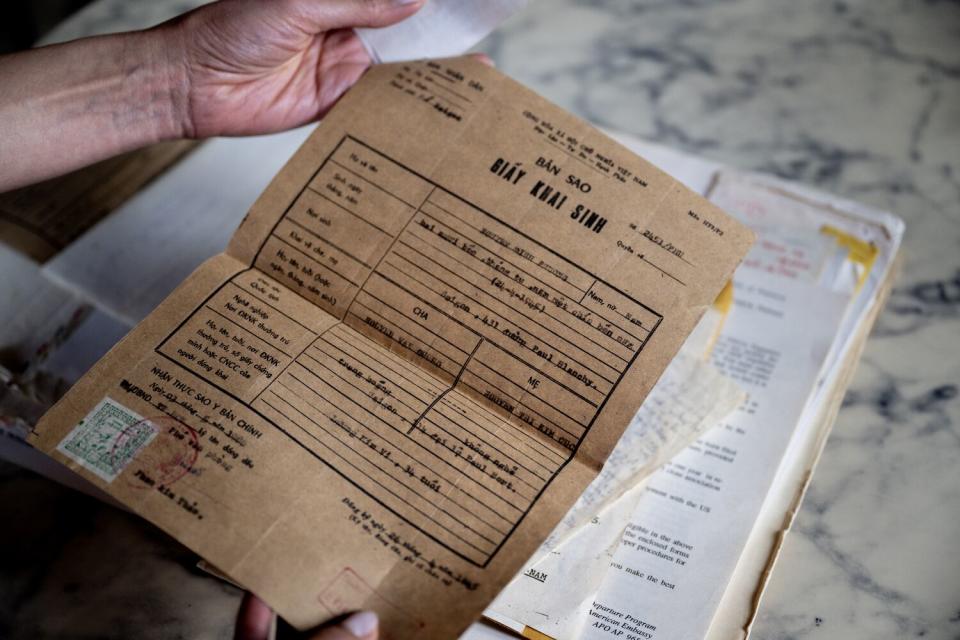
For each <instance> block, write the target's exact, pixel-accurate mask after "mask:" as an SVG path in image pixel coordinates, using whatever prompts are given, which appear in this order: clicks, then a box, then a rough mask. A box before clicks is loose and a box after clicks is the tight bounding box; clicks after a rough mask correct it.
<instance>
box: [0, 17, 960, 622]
mask: <svg viewBox="0 0 960 640" xmlns="http://www.w3.org/2000/svg"><path fill="white" fill-rule="evenodd" d="M191 4H195V2H191V1H190V0H152V1H150V2H147V1H146V0H141V1H140V2H134V1H124V0H100V1H99V2H97V3H95V4H94V5H91V6H90V7H89V8H88V9H86V10H84V11H83V12H81V13H80V14H79V15H77V16H76V17H74V18H73V19H71V20H70V21H68V22H67V23H65V24H64V25H63V26H61V28H59V29H58V31H57V32H56V33H54V34H53V36H52V37H53V38H54V39H65V38H72V37H79V36H83V35H89V34H92V33H99V32H106V31H113V30H121V29H129V28H135V27H139V26H144V25H148V24H151V23H154V22H157V21H159V20H161V19H164V18H165V17H167V16H170V15H172V14H174V13H177V12H178V11H181V10H184V9H186V8H188V7H189V6H190V5H191ZM480 48H481V49H483V50H485V51H487V52H489V53H490V54H491V55H492V57H493V58H494V59H495V60H496V62H497V64H498V66H499V67H500V68H501V69H502V70H504V71H505V72H507V73H508V74H510V75H512V76H514V77H515V78H517V79H518V80H520V81H521V82H523V83H525V84H527V85H529V86H531V87H532V88H534V89H535V90H537V91H539V92H540V93H542V94H544V95H545V96H547V97H548V98H550V99H551V100H553V101H554V102H557V103H559V104H560V105H561V106H563V107H566V108H568V109H570V110H572V111H574V112H576V113H578V114H579V115H581V116H583V117H585V118H587V119H589V120H592V121H593V122H595V123H598V124H600V125H603V126H606V127H610V128H613V129H619V130H622V131H625V132H628V133H632V134H636V135H639V136H642V137H645V138H648V139H651V140H654V141H656V142H660V143H664V144H667V145H672V146H674V147H677V148H679V149H683V150H686V151H690V152H695V153H698V154H702V155H704V156H708V157H710V158H713V159H716V160H720V161H722V162H726V163H729V164H732V165H735V166H739V167H741V168H745V169H753V170H761V171H767V172H770V173H773V174H776V175H778V176H781V177H785V178H789V179H792V180H798V181H800V182H804V183H808V184H811V185H814V186H816V187H817V188H820V189H823V190H826V191H831V192H834V193H836V194H839V195H842V196H845V197H849V198H853V199H856V200H861V201H863V202H865V203H868V204H870V205H873V206H876V207H879V208H883V209H888V210H890V211H893V212H896V213H897V214H899V215H900V216H902V217H903V218H904V219H905V220H906V222H907V236H906V241H905V260H904V265H903V270H902V273H901V275H900V277H899V280H898V284H897V287H896V289H895V291H894V293H893V295H892V298H891V300H890V303H889V305H888V307H887V309H886V310H885V311H884V312H883V314H882V315H881V316H880V318H879V321H878V323H877V327H876V329H875V330H874V332H873V335H872V337H871V339H870V341H869V343H868V346H867V349H866V354H865V356H864V358H863V362H862V363H861V365H860V368H859V371H858V373H857V376H856V379H855V381H854V383H853V386H852V388H851V391H850V393H849V394H848V396H847V399H846V401H845V404H844V407H843V409H842V411H841V413H840V417H839V419H838V421H837V424H836V427H835V429H834V431H833V435H832V437H831V438H830V440H829V442H828V444H827V448H826V451H825V453H824V455H823V458H822V460H821V462H820V464H819V467H818V470H817V474H816V477H815V478H814V481H813V483H812V485H811V487H810V490H809V493H808V495H807V497H806V500H805V501H804V504H803V507H802V512H801V513H800V514H799V517H798V519H797V521H796V523H795V525H794V529H793V532H792V533H791V535H790V536H789V537H788V541H787V543H786V547H785V549H784V552H783V554H782V556H781V558H780V561H779V563H778V566H777V569H776V571H775V573H774V575H773V578H772V581H771V584H770V586H769V589H768V591H767V593H766V595H765V597H764V600H763V604H762V607H761V612H760V616H759V619H758V620H757V623H756V625H755V628H754V631H753V637H755V638H764V639H771V640H773V639H782V640H787V639H804V640H805V639H808V638H809V639H814V638H847V639H856V638H906V637H923V638H925V639H932V638H945V639H946V638H958V637H960V552H958V551H957V549H956V546H955V545H956V542H957V540H958V539H960V397H958V384H960V4H958V3H957V2H955V1H949V0H913V1H907V0H805V1H804V2H796V1H794V0H713V1H711V0H593V1H587V0H581V1H574V0H539V1H536V0H535V1H533V2H531V4H530V5H529V6H528V8H527V9H526V10H525V11H524V12H523V13H522V14H519V15H517V16H516V17H515V18H513V19H511V20H510V22H509V23H507V24H506V25H505V26H504V27H503V29H502V30H500V31H499V32H498V33H497V34H495V35H494V36H493V37H491V38H489V39H488V40H487V41H486V42H485V43H483V44H482V45H481V47H480ZM0 522H2V523H3V526H2V527H0V530H2V533H0V543H2V544H3V550H4V553H3V555H2V557H0V567H2V570H0V573H2V575H3V576H4V579H3V581H2V584H0V637H4V638H31V639H35V638H52V637H56V638H93V637H110V638H131V637H137V638H143V639H149V638H227V637H230V634H231V622H232V616H233V613H234V611H235V606H236V602H237V598H238V592H237V591H236V590H235V589H233V588H231V587H228V586H224V585H222V584H221V583H219V582H217V581H215V580H211V579H208V578H206V577H204V576H203V575H202V574H200V573H199V572H198V571H197V570H196V569H195V568H194V564H193V561H194V558H193V555H192V554H191V553H189V552H188V551H186V550H184V549H183V548H182V547H179V546H178V545H176V544H175V543H173V542H172V541H171V540H170V539H169V538H167V537H166V536H165V535H163V534H162V533H160V532H159V531H158V530H156V529H154V528H153V527H150V526H148V525H146V524H145V523H143V522H141V521H139V520H137V519H135V518H133V517H130V516H128V515H127V514H125V513H123V512H120V511H117V510H115V509H112V508H110V507H106V506H103V505H101V504H99V503H98V502H96V501H94V500H92V499H88V498H85V497H79V496H78V495H77V494H75V493H73V492H71V491H69V490H66V489H63V488H61V487H59V486H57V485H55V484H53V483H52V482H49V481H47V480H44V479H42V478H39V477H37V476H34V475H32V474H30V473H27V472H24V471H20V470H18V469H16V468H13V467H10V466H9V465H6V466H0Z"/></svg>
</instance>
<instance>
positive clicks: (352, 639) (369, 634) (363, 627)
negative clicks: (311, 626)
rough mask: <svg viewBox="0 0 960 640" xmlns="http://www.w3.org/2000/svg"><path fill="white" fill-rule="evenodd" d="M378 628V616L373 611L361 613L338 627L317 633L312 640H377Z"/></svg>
mask: <svg viewBox="0 0 960 640" xmlns="http://www.w3.org/2000/svg"><path fill="white" fill-rule="evenodd" d="M377 627H378V622H377V614H375V613H374V612H373V611H360V612H358V613H354V614H353V615H351V616H349V617H347V618H346V619H344V620H341V621H340V622H339V623H338V624H336V625H332V626H329V627H325V628H323V629H321V630H320V631H317V632H316V633H314V634H313V635H312V636H310V640H377V637H378V635H379V633H378V632H379V629H378V628H377Z"/></svg>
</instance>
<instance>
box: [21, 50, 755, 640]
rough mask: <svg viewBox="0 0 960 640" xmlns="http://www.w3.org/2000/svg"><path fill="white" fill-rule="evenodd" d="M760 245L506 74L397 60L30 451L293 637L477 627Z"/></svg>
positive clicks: (369, 80) (375, 74)
mask: <svg viewBox="0 0 960 640" xmlns="http://www.w3.org/2000/svg"><path fill="white" fill-rule="evenodd" d="M237 179H238V180H242V176H238V177H237ZM198 215H202V214H201V213H198ZM145 232H146V230H145ZM751 242H752V234H751V233H750V232H749V231H748V230H746V229H745V228H744V227H742V226H741V225H740V224H738V223H737V222H735V221H734V220H733V219H731V218H730V217H728V216H727V215H726V214H724V213H723V212H722V211H720V210H719V209H717V208H716V207H714V206H713V205H711V204H710V203H708V202H707V201H706V200H704V199H703V198H701V197H699V196H697V195H696V194H694V193H693V192H690V191H688V190H686V189H685V188H684V187H682V186H681V185H680V184H679V183H677V182H676V181H674V180H672V179H671V178H669V177H668V176H667V175H666V174H664V173H662V172H660V171H659V170H657V169H656V168H654V167H653V166H652V165H650V164H649V163H647V162H645V161H644V160H642V159H640V158H638V157H636V156H634V155H633V154H631V153H630V152H629V151H628V150H626V149H625V148H623V147H621V146H620V145H618V144H616V143H614V142H613V141H611V140H610V139H608V138H607V137H605V136H604V135H602V134H600V133H599V132H597V131H596V130H594V129H593V128H592V127H590V126H589V125H588V124H586V123H585V122H583V121H581V120H579V119H577V118H575V117H573V116H571V115H569V114H567V113H565V112H564V111H562V110H561V109H559V108H557V107H555V106H553V105H551V104H550V103H548V102H547V101H545V100H543V99H542V98H540V97H538V96H536V95H535V94H534V93H532V92H531V91H529V90H527V89H525V88H523V87H521V86H520V85H518V84H516V83H515V82H513V81H512V80H510V79H508V78H506V77H505V76H503V75H501V74H500V73H499V72H497V71H495V70H492V69H489V68H487V67H485V66H483V65H481V64H479V63H476V62H474V61H472V60H470V59H468V58H456V59H449V60H440V61H428V62H418V63H401V64H393V65H383V66H379V67H375V68H374V69H373V70H371V71H370V72H369V73H367V74H366V75H365V76H364V78H363V79H362V80H361V81H360V83H358V85H357V86H356V87H354V88H353V89H352V90H351V91H350V92H349V93H348V94H347V95H346V96H345V97H344V98H343V99H342V100H341V101H340V103H339V104H338V105H337V107H336V108H335V109H334V110H333V111H332V112H331V113H330V114H329V115H328V116H327V118H326V119H325V121H324V122H323V123H322V124H321V125H320V126H319V127H318V129H317V130H316V132H314V134H313V135H312V136H311V137H310V138H309V139H308V140H307V142H306V143H304V145H303V147H301V149H300V150H299V151H298V152H297V154H296V155H295V156H294V157H293V158H292V159H291V161H290V162H289V163H288V164H287V166H286V167H284V169H283V170H282V171H281V172H280V173H279V174H278V175H277V177H276V178H275V179H274V181H273V183H272V184H271V185H270V186H269V187H268V188H267V190H266V191H265V192H264V193H263V195H262V196H261V197H260V199H259V200H258V201H257V202H256V203H255V204H254V206H253V207H252V209H251V210H250V212H249V214H248V216H247V217H246V218H245V220H244V222H243V223H242V225H241V226H240V228H239V230H238V231H237V233H236V234H235V236H234V238H233V240H232V242H231V244H230V247H229V249H228V251H227V253H225V254H223V255H220V256H217V257H215V258H213V259H211V260H210V261H208V262H207V263H205V264H204V265H203V266H202V267H201V268H200V269H198V270H197V271H196V272H195V273H194V274H193V275H192V276H191V277H190V278H189V279H188V280H186V281H185V282H184V283H183V284H182V285H181V286H180V288H178V289H177V291H175V292H174V293H173V294H172V295H171V296H170V297H169V298H168V299H167V300H166V301H165V302H164V303H163V304H162V305H161V306H160V307H158V308H157V309H156V311H154V312H153V313H152V314H151V315H150V316H149V317H148V318H147V319H146V320H145V321H144V322H143V323H141V324H140V325H139V326H138V327H137V328H136V329H135V330H134V331H133V332H132V333H131V334H130V335H129V336H128V337H127V338H126V339H125V340H124V341H123V342H122V343H121V344H120V345H119V346H118V347H116V348H115V349H114V350H113V351H111V352H110V354H108V356H106V357H105V358H104V359H103V360H102V361H101V362H100V363H98V364H97V365H96V366H95V367H94V369H93V370H92V371H91V372H90V373H88V374H87V376H85V377H84V378H83V379H82V380H81V381H80V382H79V383H78V384H77V385H76V386H75V387H74V389H73V390H72V391H71V392H70V393H69V394H68V395H67V396H66V397H65V398H64V399H63V400H62V401H61V402H60V403H59V404H58V405H57V406H56V407H55V408H54V409H53V410H51V411H50V413H49V414H48V415H47V416H46V417H45V418H44V419H43V420H42V422H41V423H40V424H39V425H38V427H37V428H36V430H35V432H34V433H33V434H32V435H31V438H32V441H33V443H34V444H35V445H36V446H37V447H39V448H41V449H42V450H44V451H46V452H48V453H50V454H51V455H53V456H54V457H55V458H56V459H57V460H59V461H61V462H63V463H64V464H66V465H68V466H70V467H71V468H73V469H75V470H77V472H78V473H81V474H82V475H83V476H84V477H86V478H88V479H90V480H91V481H93V482H95V483H96V484H97V485H98V486H100V487H102V488H103V489H104V490H105V491H107V492H109V493H110V494H111V495H113V496H115V497H116V498H117V499H118V500H120V501H121V502H123V503H124V504H127V505H129V506H130V507H131V508H132V509H134V510H135V511H136V512H137V513H139V514H141V515H142V516H143V517H145V518H147V519H148V520H150V521H151V522H153V523H155V524H156V525H158V526H160V527H161V528H163V529H164V530H166V531H167V532H169V533H170V534H171V535H173V536H175V537H176V538H177V539H178V540H180V541H181V542H183V543H184V544H186V545H187V546H189V547H190V548H192V549H194V550H195V551H196V552H197V553H198V554H200V555H201V556H203V557H204V558H205V559H206V560H208V561H209V562H210V563H212V564H213V565H215V566H217V567H219V568H220V569H221V570H223V571H224V572H225V573H226V574H227V575H229V576H230V577H231V578H232V579H234V580H236V581H237V582H239V583H241V584H243V585H245V586H247V587H248V588H249V589H251V590H252V591H254V592H255V593H257V594H258V595H260V596H261V597H263V598H264V599H266V600H267V602H269V603H270V604H271V605H272V606H273V607H275V608H276V609H277V610H278V611H279V613H280V614H281V615H283V616H284V617H285V618H287V619H288V620H289V621H290V622H291V623H293V624H294V625H296V626H298V627H302V628H303V627H308V626H311V625H314V624H317V623H319V622H322V621H323V620H325V619H327V618H329V617H330V616H333V615H336V614H340V613H343V612H346V611H350V610H353V609H358V608H373V609H375V610H377V611H378V613H379V614H380V616H381V618H382V626H383V628H384V629H385V631H386V637H389V638H412V637H453V636H455V635H456V634H457V633H459V632H461V631H462V630H463V629H464V628H466V626H467V625H468V624H469V623H470V622H472V621H473V620H474V619H476V618H477V617H478V616H479V615H480V613H481V612H482V610H483V609H484V607H485V606H486V605H487V604H488V603H489V602H490V601H491V600H492V599H493V598H494V597H495V596H496V594H497V593H498V592H499V590H500V589H501V588H502V587H503V585H505V584H506V582H507V581H509V579H510V578H511V577H512V576H513V575H514V574H515V573H516V572H517V571H518V570H519V569H520V568H521V567H522V566H523V563H524V562H525V561H526V559H527V558H528V557H529V556H530V555H531V554H532V553H533V552H534V551H535V550H536V549H537V547H538V545H539V544H540V543H541V542H542V541H543V539H544V538H545V537H546V536H547V535H548V534H549V533H550V531H551V530H552V529H553V527H554V526H555V525H556V524H557V523H558V522H559V521H560V519H561V518H562V517H563V515H564V513H565V512H566V511H567V510H568V509H569V508H570V507H571V506H572V505H573V503H574V502H575V501H576V499H577V497H578V496H579V495H580V493H581V492H582V491H583V490H584V489H585V488H586V486H587V485H588V484H589V483H590V481H591V480H592V479H593V478H594V477H595V476H596V474H597V472H598V471H599V468H600V466H601V465H602V464H603V461H604V460H605V459H606V457H607V455H608V454H609V452H610V451H611V449H612V448H613V447H614V445H615V444H616V443H617V440H618V439H619V437H620V435H621V434H622V432H623V430H624V429H625V428H626V426H627V424H628V423H629V422H630V420H631V418H632V417H633V415H634V413H635V412H636V410H637V408H638V406H639V405H640V403H641V402H642V401H643V398H644V397H645V396H646V394H647V392H648V391H649V390H650V388H651V387H652V386H653V384H654V383H655V382H656V381H657V379H658V377H659V376H660V374H661V373H662V371H663V370H664V368H665V367H666V365H667V364H668V363H669V362H670V360H671V358H672V357H673V356H674V354H675V353H676V352H677V350H678V349H679V347H680V345H681V343H682V342H683V340H684V339H685V337H686V336H687V335H688V334H689V333H690V331H691V330H692V329H693V327H694V325H695V323H696V321H697V320H698V319H699V317H700V315H701V314H702V312H703V311H704V310H705V309H706V308H707V307H708V306H709V305H710V304H711V303H712V302H713V300H714V298H715V297H716V295H717V293H718V292H719V291H720V290H721V289H722V288H723V286H724V284H725V283H726V282H727V281H728V280H729V279H730V276H731V274H732V272H733V270H734V268H735V267H736V265H737V264H738V262H739V261H740V259H741V258H742V257H743V255H744V254H745V252H746V251H747V249H748V247H749V245H750V243H751ZM145 286H147V283H145Z"/></svg>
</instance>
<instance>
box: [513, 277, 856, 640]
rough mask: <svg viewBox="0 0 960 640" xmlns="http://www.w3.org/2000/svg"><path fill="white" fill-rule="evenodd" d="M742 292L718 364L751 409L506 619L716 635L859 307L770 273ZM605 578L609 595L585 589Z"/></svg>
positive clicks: (605, 630)
mask: <svg viewBox="0 0 960 640" xmlns="http://www.w3.org/2000/svg"><path fill="white" fill-rule="evenodd" d="M735 291H736V292H737V297H736V304H735V307H734V310H733V311H732V313H731V316H730V318H728V320H727V323H726V325H725V326H724V330H723V332H722V334H721V338H720V340H719V341H718V344H717V347H716V350H715V355H714V358H713V361H714V363H715V364H716V365H717V366H718V367H719V368H720V369H721V371H724V372H725V373H726V374H727V375H729V376H731V377H732V378H734V379H735V380H736V382H737V383H738V384H740V385H741V386H743V388H744V389H746V390H747V392H748V394H749V398H748V400H747V401H746V402H745V403H744V404H743V405H742V406H741V407H740V409H738V410H737V411H736V412H735V413H734V414H733V415H731V416H729V417H727V418H726V419H724V420H722V421H721V423H720V424H719V425H717V426H716V427H715V428H714V429H712V430H711V431H710V432H708V434H707V435H705V436H704V437H702V438H701V439H700V440H698V441H697V442H696V443H695V444H694V445H691V446H690V447H689V448H688V449H687V450H685V451H684V452H682V453H681V454H680V455H678V456H677V457H676V458H674V459H673V460H672V461H671V462H670V463H668V464H667V466H666V467H664V468H663V469H662V470H661V471H658V472H657V473H656V474H654V476H652V477H651V478H650V480H649V481H648V483H647V485H646V487H645V489H640V491H642V495H641V496H640V498H639V500H638V502H637V505H636V508H635V509H633V512H632V514H629V516H628V518H627V519H628V520H629V524H628V525H627V530H626V532H625V533H624V536H623V538H622V540H621V541H620V543H619V544H618V545H617V546H616V548H615V550H614V551H613V553H612V554H611V553H610V549H609V545H608V544H607V542H606V540H607V538H605V537H604V535H603V529H604V527H600V526H597V527H593V528H592V530H590V528H588V529H587V530H586V531H584V532H583V533H581V534H580V535H579V536H578V537H574V538H571V539H570V540H568V541H567V542H566V543H565V544H564V545H561V546H560V547H559V548H558V549H557V550H556V551H557V552H556V553H553V554H551V555H550V556H548V557H546V558H545V559H543V560H542V561H541V562H539V563H537V564H536V565H535V566H534V567H532V568H531V569H532V570H531V571H528V573H527V574H526V575H524V576H521V577H519V578H518V580H520V581H523V582H522V585H521V587H520V588H522V589H523V592H524V593H525V595H526V601H527V602H528V603H529V602H530V599H531V595H532V594H534V593H536V592H538V591H541V592H542V595H541V597H539V599H537V600H535V601H534V603H535V605H536V606H535V607H530V606H527V607H520V606H517V605H516V603H511V604H512V606H510V607H508V608H501V609H498V610H499V611H500V612H501V613H504V614H506V615H509V616H510V617H518V618H519V620H520V621H522V622H524V623H526V624H528V625H530V626H533V627H534V628H536V629H538V630H540V631H543V632H544V633H547V634H550V635H551V636H554V637H557V638H616V637H623V636H618V635H617V631H622V632H625V633H626V634H630V635H633V636H634V637H639V638H657V639H667V638H671V639H672V638H698V637H702V636H703V635H704V634H705V633H706V630H707V628H708V626H709V624H710V621H711V619H712V617H713V613H714V610H715V607H716V603H717V602H718V601H719V599H720V597H721V596H722V595H723V591H724V588H725V587H726V584H727V580H728V579H729V575H730V574H731V573H732V572H733V569H734V567H735V566H736V563H737V560H738V558H739V556H740V553H741V552H742V550H743V546H744V544H745V541H746V538H747V536H748V535H749V533H750V530H751V528H752V525H753V522H754V520H755V518H756V515H757V513H758V511H759V510H760V507H761V505H762V503H763V500H764V498H765V496H766V490H767V488H768V487H769V485H770V483H771V482H772V479H773V477H774V475H775V473H776V471H777V467H778V465H779V462H780V459H781V457H782V455H783V452H784V450H785V449H786V447H787V443H788V442H789V440H790V437H791V435H792V432H793V428H794V426H795V425H796V423H797V421H798V420H799V418H800V415H801V413H802V411H803V408H804V406H805V404H806V401H807V398H808V397H809V395H810V394H811V393H812V392H813V390H814V386H815V384H816V380H817V377H818V374H819V371H820V368H821V365H822V363H823V362H824V358H825V357H826V354H827V351H828V350H829V346H830V343H831V340H832V338H833V336H834V334H835V332H836V330H837V328H838V326H839V323H840V320H841V317H842V315H843V312H844V309H845V308H846V306H847V303H848V298H847V297H846V296H844V295H842V294H837V293H833V292H831V291H827V290H824V289H822V288H818V287H816V286H815V285H812V284H809V283H803V282H798V281H785V280H783V279H777V278H772V277H770V276H767V275H765V274H763V273H760V272H759V271H745V272H743V271H741V272H738V275H737V278H736V280H735ZM811 308H816V309H817V313H816V321H815V322H812V321H809V320H808V319H809V309H811ZM805 319H806V320H805ZM607 515H608V517H609V518H610V519H611V521H614V520H615V519H616V518H618V517H620V518H623V514H622V513H621V514H617V513H616V512H615V511H612V512H611V513H609V514H607ZM621 522H622V520H621ZM585 550H589V551H588V552H585ZM584 563H587V565H588V566H590V567H592V569H591V570H585V568H584ZM598 572H602V573H603V575H602V580H601V581H600V584H599V589H597V590H596V591H595V592H593V591H590V590H584V589H583V588H582V586H583V579H582V577H585V576H588V575H593V576H596V574H597V573H598ZM551 578H553V579H552V580H551ZM592 579H594V580H595V579H596V578H595V577H594V578H592ZM499 604H501V601H500V600H498V601H497V604H495V605H494V606H495V608H496V607H497V605H499ZM521 609H523V610H521ZM645 633H646V634H649V635H644V634H645Z"/></svg>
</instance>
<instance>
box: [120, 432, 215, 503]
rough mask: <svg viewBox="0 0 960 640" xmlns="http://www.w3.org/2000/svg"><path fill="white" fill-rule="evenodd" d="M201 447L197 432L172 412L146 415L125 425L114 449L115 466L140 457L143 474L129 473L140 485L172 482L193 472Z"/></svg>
mask: <svg viewBox="0 0 960 640" xmlns="http://www.w3.org/2000/svg"><path fill="white" fill-rule="evenodd" d="M199 451H200V445H199V441H198V439H197V432H196V431H194V430H193V429H192V428H190V427H189V426H187V425H185V424H184V423H182V422H180V421H179V420H176V419H174V418H171V417H170V416H157V417H154V418H144V419H143V420H140V421H138V422H135V423H133V424H131V425H130V426H129V427H127V428H125V429H124V430H123V431H122V432H121V433H120V435H119V436H118V437H117V439H116V441H115V442H114V443H113V448H112V449H111V452H110V460H111V463H112V464H113V466H114V468H115V469H118V470H120V469H123V468H124V467H126V466H127V464H129V463H130V462H131V461H134V460H135V461H136V462H137V463H138V465H139V467H140V471H141V474H142V477H141V475H138V476H128V477H129V478H132V479H131V480H129V483H130V484H131V485H132V486H134V487H138V488H151V487H155V486H159V485H171V484H173V483H175V482H176V481H178V480H180V479H181V478H182V477H183V476H185V475H187V474H188V473H190V472H191V471H192V470H193V468H194V464H195V463H196V461H197V455H198V454H199Z"/></svg>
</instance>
